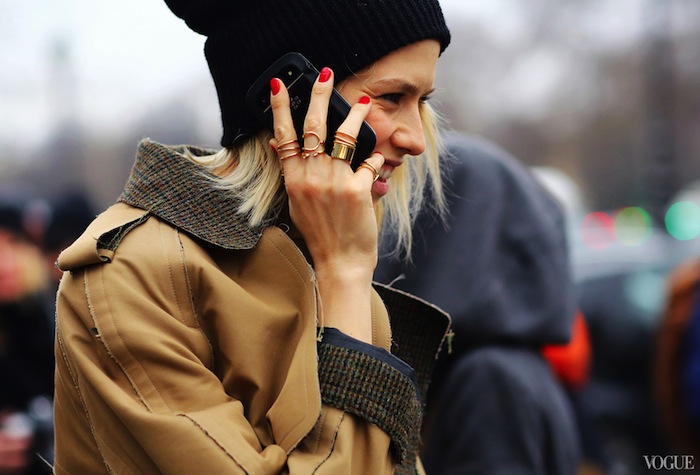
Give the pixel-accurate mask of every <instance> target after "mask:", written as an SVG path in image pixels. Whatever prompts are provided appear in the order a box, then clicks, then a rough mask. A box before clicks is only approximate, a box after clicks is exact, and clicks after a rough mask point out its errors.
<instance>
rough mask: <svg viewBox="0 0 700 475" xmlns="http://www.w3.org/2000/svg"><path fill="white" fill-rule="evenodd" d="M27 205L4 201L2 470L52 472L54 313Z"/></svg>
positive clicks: (0, 227) (0, 210)
mask: <svg viewBox="0 0 700 475" xmlns="http://www.w3.org/2000/svg"><path fill="white" fill-rule="evenodd" d="M23 211H24V210H23V207H22V204H21V203H17V202H15V201H14V200H9V199H8V200H3V201H0V474H32V475H34V474H39V473H50V471H51V470H50V467H49V466H48V465H46V463H45V462H44V461H43V460H42V458H41V457H43V458H45V459H47V460H48V461H50V459H51V455H50V447H51V427H52V425H51V397H52V395H53V367H54V360H53V323H52V322H53V317H52V316H51V315H48V314H47V312H46V307H45V305H44V302H45V296H44V291H45V288H46V282H47V275H46V268H45V266H44V263H43V260H42V256H41V251H40V249H39V247H38V246H37V245H36V244H35V243H34V242H33V240H32V239H31V238H30V237H29V236H28V234H27V230H26V228H25V226H24V222H23Z"/></svg>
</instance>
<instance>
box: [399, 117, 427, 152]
mask: <svg viewBox="0 0 700 475" xmlns="http://www.w3.org/2000/svg"><path fill="white" fill-rule="evenodd" d="M392 140H393V142H394V146H395V147H398V148H401V149H403V151H404V153H405V154H407V155H420V154H421V153H423V152H424V151H425V135H424V134H423V122H422V121H421V117H420V112H419V111H418V110H416V112H415V113H413V114H410V117H406V116H404V120H403V122H402V123H401V124H400V125H399V127H397V128H396V130H395V131H394V134H393V136H392Z"/></svg>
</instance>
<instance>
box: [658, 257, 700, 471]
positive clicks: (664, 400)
mask: <svg viewBox="0 0 700 475" xmlns="http://www.w3.org/2000/svg"><path fill="white" fill-rule="evenodd" d="M668 288H669V293H668V303H667V307H666V311H665V314H664V316H663V318H662V319H661V323H660V325H659V329H658V334H657V345H656V348H655V352H654V380H653V382H654V384H653V392H654V396H655V399H656V403H657V405H658V406H657V407H658V409H659V415H660V418H661V423H662V427H663V429H664V430H665V432H666V434H665V435H666V436H667V437H668V441H669V444H670V446H671V447H670V448H671V450H672V452H673V453H675V454H679V455H687V456H692V457H694V465H695V468H696V469H699V470H700V260H692V261H689V262H686V263H684V264H682V265H679V266H678V267H676V268H675V269H674V270H673V272H672V273H671V274H670V276H669V280H668Z"/></svg>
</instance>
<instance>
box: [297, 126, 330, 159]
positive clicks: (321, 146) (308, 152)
mask: <svg viewBox="0 0 700 475" xmlns="http://www.w3.org/2000/svg"><path fill="white" fill-rule="evenodd" d="M309 135H311V136H314V137H316V140H318V143H317V144H316V145H315V146H314V147H307V146H306V138H307V137H308V136H309ZM301 138H302V139H303V140H304V147H303V148H302V150H303V151H304V152H305V153H303V154H302V157H304V158H309V156H314V157H316V156H318V155H320V154H322V153H323V151H324V150H325V147H326V143H325V142H324V141H323V140H321V136H320V135H318V134H317V133H316V132H313V131H311V132H304V135H302V136H301ZM312 152H313V153H312Z"/></svg>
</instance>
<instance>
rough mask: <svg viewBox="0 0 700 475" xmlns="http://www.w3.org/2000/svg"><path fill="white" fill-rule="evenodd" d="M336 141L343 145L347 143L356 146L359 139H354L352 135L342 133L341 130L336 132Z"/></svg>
mask: <svg viewBox="0 0 700 475" xmlns="http://www.w3.org/2000/svg"><path fill="white" fill-rule="evenodd" d="M335 141H336V142H343V143H346V144H348V145H356V144H357V137H353V136H352V135H350V134H347V133H345V132H342V131H340V130H336V132H335Z"/></svg>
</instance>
